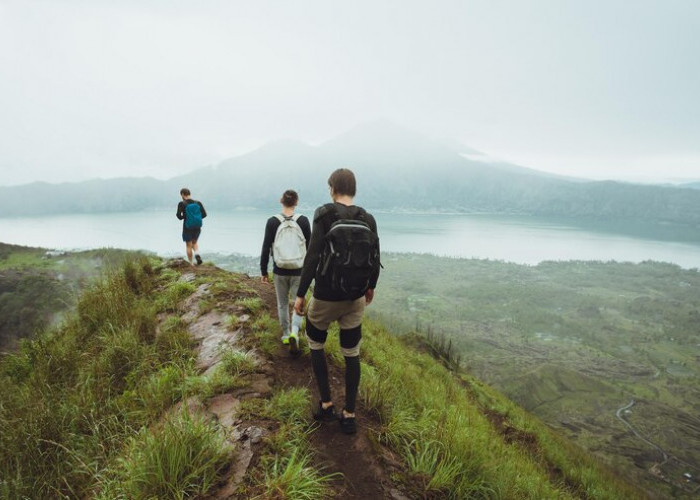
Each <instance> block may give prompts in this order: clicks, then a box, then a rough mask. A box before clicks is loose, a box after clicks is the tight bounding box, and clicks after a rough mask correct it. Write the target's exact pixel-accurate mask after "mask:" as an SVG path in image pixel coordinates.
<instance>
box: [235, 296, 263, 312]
mask: <svg viewBox="0 0 700 500" xmlns="http://www.w3.org/2000/svg"><path fill="white" fill-rule="evenodd" d="M234 304H235V305H237V306H240V307H242V308H243V309H245V310H246V311H248V312H249V313H250V314H253V315H257V314H258V313H259V312H260V311H261V310H262V308H263V301H262V299H260V297H243V298H240V299H237V300H236V301H235V302H234Z"/></svg>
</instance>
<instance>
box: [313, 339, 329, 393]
mask: <svg viewBox="0 0 700 500" xmlns="http://www.w3.org/2000/svg"><path fill="white" fill-rule="evenodd" d="M311 366H312V367H313V369H314V375H316V383H317V384H318V392H319V393H320V394H321V401H323V402H324V403H325V402H328V401H330V400H331V388H330V386H329V385H328V365H327V364H326V351H324V350H323V349H311Z"/></svg>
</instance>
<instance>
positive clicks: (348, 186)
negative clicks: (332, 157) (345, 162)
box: [328, 168, 357, 196]
mask: <svg viewBox="0 0 700 500" xmlns="http://www.w3.org/2000/svg"><path fill="white" fill-rule="evenodd" d="M328 185H329V186H330V188H331V189H332V190H333V192H334V193H335V194H340V195H345V196H355V191H356V189H357V187H356V183H355V174H353V173H352V170H350V169H348V168H339V169H338V170H336V171H335V172H333V173H332V174H331V176H330V177H329V178H328Z"/></svg>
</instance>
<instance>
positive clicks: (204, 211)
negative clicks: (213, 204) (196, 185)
mask: <svg viewBox="0 0 700 500" xmlns="http://www.w3.org/2000/svg"><path fill="white" fill-rule="evenodd" d="M197 205H199V209H200V210H201V211H202V219H203V218H205V217H206V216H207V211H206V210H204V205H202V202H201V201H198V202H197Z"/></svg>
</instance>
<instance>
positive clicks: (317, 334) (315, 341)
mask: <svg viewBox="0 0 700 500" xmlns="http://www.w3.org/2000/svg"><path fill="white" fill-rule="evenodd" d="M306 336H307V337H308V338H309V348H310V349H311V350H314V351H320V350H322V349H323V346H324V345H325V344H326V337H328V330H320V329H318V328H316V327H315V326H314V325H313V324H311V321H309V318H306Z"/></svg>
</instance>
